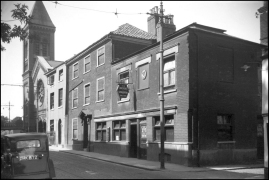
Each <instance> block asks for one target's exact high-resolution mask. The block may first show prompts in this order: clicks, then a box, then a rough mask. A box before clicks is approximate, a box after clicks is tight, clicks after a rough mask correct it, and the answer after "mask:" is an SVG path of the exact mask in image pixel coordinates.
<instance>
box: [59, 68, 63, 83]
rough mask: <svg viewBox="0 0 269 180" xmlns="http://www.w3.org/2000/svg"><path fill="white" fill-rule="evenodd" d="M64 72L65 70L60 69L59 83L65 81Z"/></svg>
mask: <svg viewBox="0 0 269 180" xmlns="http://www.w3.org/2000/svg"><path fill="white" fill-rule="evenodd" d="M63 77H64V70H63V69H60V70H59V79H58V81H59V82H62V81H63V80H64V78H63Z"/></svg>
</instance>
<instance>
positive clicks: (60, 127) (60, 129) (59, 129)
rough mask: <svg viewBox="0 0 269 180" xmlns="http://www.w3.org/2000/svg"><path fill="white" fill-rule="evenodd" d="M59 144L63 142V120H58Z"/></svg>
mask: <svg viewBox="0 0 269 180" xmlns="http://www.w3.org/2000/svg"><path fill="white" fill-rule="evenodd" d="M58 144H62V120H61V119H59V121H58Z"/></svg>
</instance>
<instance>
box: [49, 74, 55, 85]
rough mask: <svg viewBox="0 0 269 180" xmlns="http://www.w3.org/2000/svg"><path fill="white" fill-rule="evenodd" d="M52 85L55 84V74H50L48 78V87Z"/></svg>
mask: <svg viewBox="0 0 269 180" xmlns="http://www.w3.org/2000/svg"><path fill="white" fill-rule="evenodd" d="M52 80H53V81H52ZM54 83H55V74H52V75H50V76H49V85H50V86H54Z"/></svg>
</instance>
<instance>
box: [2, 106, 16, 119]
mask: <svg viewBox="0 0 269 180" xmlns="http://www.w3.org/2000/svg"><path fill="white" fill-rule="evenodd" d="M1 106H8V111H9V117H8V119H9V122H10V106H14V105H10V101H9V103H8V105H1Z"/></svg>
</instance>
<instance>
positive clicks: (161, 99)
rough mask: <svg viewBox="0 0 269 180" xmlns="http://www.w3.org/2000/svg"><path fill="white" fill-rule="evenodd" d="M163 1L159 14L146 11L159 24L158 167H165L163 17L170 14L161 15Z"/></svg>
mask: <svg viewBox="0 0 269 180" xmlns="http://www.w3.org/2000/svg"><path fill="white" fill-rule="evenodd" d="M163 12H164V10H163V3H162V1H161V5H160V15H159V14H156V13H155V14H152V13H147V14H149V15H152V16H158V17H159V24H160V98H159V99H160V124H161V152H160V161H161V164H160V168H161V169H165V166H164V155H165V153H164V96H163V19H164V18H170V16H164V15H163Z"/></svg>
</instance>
